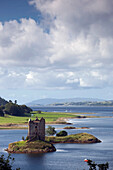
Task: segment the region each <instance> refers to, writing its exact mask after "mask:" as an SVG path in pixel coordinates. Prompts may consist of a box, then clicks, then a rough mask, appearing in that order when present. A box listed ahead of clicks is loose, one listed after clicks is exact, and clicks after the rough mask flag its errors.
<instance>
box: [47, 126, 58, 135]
mask: <svg viewBox="0 0 113 170" xmlns="http://www.w3.org/2000/svg"><path fill="white" fill-rule="evenodd" d="M55 134H56V130H55V128H54V127H52V126H48V128H47V129H46V135H48V136H51V135H55Z"/></svg>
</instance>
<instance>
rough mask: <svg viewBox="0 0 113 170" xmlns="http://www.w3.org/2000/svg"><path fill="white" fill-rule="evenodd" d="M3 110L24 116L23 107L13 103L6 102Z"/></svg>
mask: <svg viewBox="0 0 113 170" xmlns="http://www.w3.org/2000/svg"><path fill="white" fill-rule="evenodd" d="M5 112H7V113H9V114H10V115H12V116H24V109H23V108H22V107H21V106H19V105H17V104H14V103H7V104H6V105H5Z"/></svg>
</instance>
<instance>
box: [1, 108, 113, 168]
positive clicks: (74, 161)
mask: <svg viewBox="0 0 113 170" xmlns="http://www.w3.org/2000/svg"><path fill="white" fill-rule="evenodd" d="M33 109H34V110H42V111H59V112H60V111H62V112H78V113H80V114H81V113H83V112H84V113H92V115H95V116H103V117H102V118H85V119H70V120H69V122H71V123H73V126H75V127H89V128H90V129H71V130H66V131H67V132H68V134H75V133H81V132H87V133H90V134H92V135H94V136H96V137H97V138H99V139H100V140H101V141H102V142H101V143H97V144H55V147H56V149H57V151H56V152H52V153H44V154H12V157H14V158H15V162H14V165H13V168H14V169H15V168H18V167H20V168H21V170H37V169H38V170H83V169H85V170H88V169H89V168H88V166H87V163H85V162H84V159H91V160H93V161H95V162H96V163H106V162H109V169H110V170H113V107H44V108H33ZM65 126H66V125H54V127H55V128H56V130H57V132H59V131H60V130H62V129H63V127H65ZM22 136H25V137H26V136H27V130H0V154H4V155H5V157H7V156H8V153H7V152H6V151H4V149H5V148H7V147H8V144H9V143H11V142H14V141H18V140H21V138H22Z"/></svg>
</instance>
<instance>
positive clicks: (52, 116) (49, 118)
mask: <svg viewBox="0 0 113 170" xmlns="http://www.w3.org/2000/svg"><path fill="white" fill-rule="evenodd" d="M77 116H78V115H77V114H76V113H61V112H42V113H41V114H38V113H37V111H34V112H33V113H32V116H26V117H17V116H10V115H5V117H0V125H6V124H25V123H28V120H29V119H30V118H31V120H34V119H35V118H36V117H38V118H39V119H40V118H41V117H44V118H45V120H46V123H51V122H52V123H55V122H56V121H57V120H58V121H57V122H61V121H62V122H63V121H64V120H63V119H62V118H76V117H77ZM60 119H61V120H60Z"/></svg>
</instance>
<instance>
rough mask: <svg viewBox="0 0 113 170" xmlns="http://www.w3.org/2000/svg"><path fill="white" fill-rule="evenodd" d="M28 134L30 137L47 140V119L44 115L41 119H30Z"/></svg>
mask: <svg viewBox="0 0 113 170" xmlns="http://www.w3.org/2000/svg"><path fill="white" fill-rule="evenodd" d="M28 136H29V138H30V139H33V138H35V137H36V138H37V139H38V140H43V141H44V140H45V119H44V118H43V117H42V118H41V119H40V120H39V119H38V118H36V119H35V120H34V121H32V120H31V119H29V122H28Z"/></svg>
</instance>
